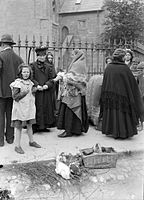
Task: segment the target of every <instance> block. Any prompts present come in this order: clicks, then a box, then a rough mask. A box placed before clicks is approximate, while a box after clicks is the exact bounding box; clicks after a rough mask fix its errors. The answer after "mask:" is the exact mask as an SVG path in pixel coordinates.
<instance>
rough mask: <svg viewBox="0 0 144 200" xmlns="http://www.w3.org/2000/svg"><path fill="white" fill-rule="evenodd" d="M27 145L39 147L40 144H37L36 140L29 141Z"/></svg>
mask: <svg viewBox="0 0 144 200" xmlns="http://www.w3.org/2000/svg"><path fill="white" fill-rule="evenodd" d="M29 145H30V146H31V147H35V148H41V146H40V145H39V144H37V143H36V142H29Z"/></svg>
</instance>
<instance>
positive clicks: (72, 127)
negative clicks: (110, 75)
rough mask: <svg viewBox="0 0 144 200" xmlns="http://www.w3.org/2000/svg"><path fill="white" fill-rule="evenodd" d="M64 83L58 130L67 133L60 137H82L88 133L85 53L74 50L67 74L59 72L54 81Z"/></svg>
mask: <svg viewBox="0 0 144 200" xmlns="http://www.w3.org/2000/svg"><path fill="white" fill-rule="evenodd" d="M57 80H61V81H62V83H63V84H62V86H63V88H62V90H61V94H60V98H61V103H60V108H59V114H58V121H57V128H58V129H64V130H65V131H64V132H63V133H62V134H60V135H58V137H70V136H73V135H81V134H82V132H87V131H88V127H89V125H88V116H87V108H86V101H85V95H86V94H85V92H86V84H87V81H86V80H87V71H86V61H85V56H84V53H83V51H81V50H77V49H76V50H74V51H73V59H72V62H71V64H70V66H69V67H68V71H67V73H64V72H59V73H58V76H57V77H56V78H55V79H54V81H57Z"/></svg>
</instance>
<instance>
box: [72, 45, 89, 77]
mask: <svg viewBox="0 0 144 200" xmlns="http://www.w3.org/2000/svg"><path fill="white" fill-rule="evenodd" d="M68 72H72V73H73V74H74V75H78V76H83V77H86V76H87V70H86V61H85V56H84V52H83V51H82V50H79V49H75V50H74V58H73V60H72V62H71V64H70V66H69V68H68Z"/></svg>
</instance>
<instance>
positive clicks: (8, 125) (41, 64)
mask: <svg viewBox="0 0 144 200" xmlns="http://www.w3.org/2000/svg"><path fill="white" fill-rule="evenodd" d="M14 44H15V42H14V41H13V39H12V37H11V36H10V35H8V34H5V35H3V36H2V38H1V41H0V45H1V49H2V51H1V52H0V146H4V138H5V139H6V141H7V143H9V144H12V143H13V142H14V132H15V151H16V152H17V153H20V154H24V150H23V149H22V147H21V135H22V129H23V128H26V129H27V133H28V137H29V146H31V147H35V148H41V146H40V145H39V144H38V143H37V142H36V141H34V139H33V134H34V133H36V132H49V131H50V128H51V127H55V126H56V127H57V128H58V129H60V130H64V132H62V133H61V134H59V135H58V137H60V138H64V137H71V136H73V135H77V136H78V135H81V134H82V133H83V132H84V133H86V132H87V131H88V128H89V116H88V115H89V113H90V112H89V110H90V105H91V107H92V106H93V110H94V112H97V110H95V108H96V107H99V109H98V117H97V123H98V124H99V123H100V122H101V131H102V133H103V134H106V135H112V136H113V137H114V138H123V139H125V138H128V137H131V136H133V135H135V134H137V126H138V125H139V121H141V124H142V122H143V121H144V105H143V99H142V92H141V91H142V90H143V88H142V89H141V90H140V87H139V85H140V80H139V79H138V78H137V77H138V76H135V75H134V73H133V72H132V70H131V68H132V67H131V66H132V60H133V54H132V52H131V51H126V50H123V49H116V50H115V51H114V53H113V55H112V57H108V58H107V59H106V68H105V71H104V75H103V76H99V79H96V80H97V81H93V80H94V79H93V78H92V79H90V80H89V82H88V77H87V67H86V60H85V55H84V52H83V51H82V50H80V49H75V50H73V52H72V61H71V63H70V65H69V66H68V67H67V69H66V71H60V72H58V73H56V71H55V68H54V64H53V55H52V53H51V52H47V47H42V46H41V47H38V48H36V49H35V52H36V56H37V58H36V61H35V62H33V63H30V64H29V65H28V64H25V63H24V62H23V60H22V58H21V57H19V56H18V55H17V54H16V53H14V51H13V49H12V46H13V45H14ZM133 68H134V66H133ZM91 80H92V81H91ZM141 85H142V84H141ZM87 86H88V87H87ZM56 88H58V89H57V90H58V92H56ZM57 93H58V94H57ZM88 93H89V94H88ZM91 93H92V94H91ZM92 98H93V99H92ZM56 99H58V101H59V106H58V109H57V106H56ZM87 106H88V112H87ZM56 114H57V116H56Z"/></svg>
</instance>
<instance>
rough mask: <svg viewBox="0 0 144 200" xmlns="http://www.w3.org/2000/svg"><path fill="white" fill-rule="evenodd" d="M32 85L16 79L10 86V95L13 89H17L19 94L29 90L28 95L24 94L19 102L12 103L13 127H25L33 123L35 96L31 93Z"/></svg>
mask: <svg viewBox="0 0 144 200" xmlns="http://www.w3.org/2000/svg"><path fill="white" fill-rule="evenodd" d="M33 86H34V83H33V82H32V81H31V80H30V79H28V80H23V79H20V78H18V79H16V80H15V81H14V82H12V83H11V84H10V87H11V89H12V93H13V91H14V88H17V89H19V91H20V93H23V92H24V91H26V90H27V89H28V90H29V92H28V94H26V95H25V96H24V97H23V98H21V99H20V100H19V101H16V100H14V101H13V108H12V117H11V120H12V123H11V125H12V126H13V127H19V126H22V127H23V126H26V125H27V124H34V123H35V115H36V107H35V96H34V95H33V93H32V88H33Z"/></svg>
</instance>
